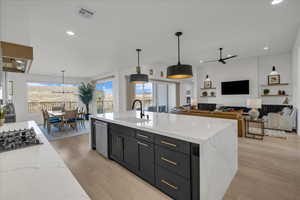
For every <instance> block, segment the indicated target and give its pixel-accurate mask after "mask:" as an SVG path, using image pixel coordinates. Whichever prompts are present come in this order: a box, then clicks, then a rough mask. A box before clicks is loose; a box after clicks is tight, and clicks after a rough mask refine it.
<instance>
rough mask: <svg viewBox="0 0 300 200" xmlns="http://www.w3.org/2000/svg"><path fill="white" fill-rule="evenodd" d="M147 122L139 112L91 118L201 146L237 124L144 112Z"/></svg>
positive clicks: (228, 120)
mask: <svg viewBox="0 0 300 200" xmlns="http://www.w3.org/2000/svg"><path fill="white" fill-rule="evenodd" d="M145 114H146V115H149V120H146V117H145V119H144V120H141V119H139V118H140V117H139V116H140V111H128V112H122V113H104V114H97V115H93V116H92V118H95V119H99V120H102V121H106V122H112V123H116V124H119V125H124V126H128V127H131V128H136V129H140V130H144V131H149V132H152V133H157V134H160V135H164V136H168V137H173V138H177V139H181V140H184V141H188V142H192V143H196V144H201V143H203V142H205V141H207V140H208V139H209V138H211V137H213V136H215V135H217V134H218V133H219V132H220V131H221V130H223V129H226V128H227V127H229V126H233V125H236V124H237V121H236V120H230V119H219V118H209V117H200V116H190V115H180V114H170V113H157V112H145Z"/></svg>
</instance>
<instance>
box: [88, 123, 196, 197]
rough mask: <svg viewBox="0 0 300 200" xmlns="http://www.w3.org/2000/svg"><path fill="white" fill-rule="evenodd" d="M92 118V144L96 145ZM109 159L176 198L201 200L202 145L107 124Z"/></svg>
mask: <svg viewBox="0 0 300 200" xmlns="http://www.w3.org/2000/svg"><path fill="white" fill-rule="evenodd" d="M95 121H98V119H93V118H92V120H91V123H92V124H91V125H92V126H91V127H92V135H91V138H92V141H91V144H92V147H93V148H95V147H96V144H95V141H94V139H93V138H95V134H96V133H95V131H94V130H95V129H94V128H93V127H94V123H95ZM106 123H107V124H108V158H109V159H111V160H114V161H116V162H118V163H119V164H121V165H122V166H124V167H125V168H127V169H128V170H130V171H131V172H133V173H134V174H136V175H137V176H139V177H141V178H142V179H144V180H145V181H147V182H148V183H150V184H151V185H153V186H155V187H157V188H158V189H160V190H161V191H162V192H164V193H165V194H167V195H169V196H170V197H172V198H173V199H176V200H199V199H200V196H199V192H200V185H199V169H200V168H199V162H200V161H199V145H198V144H193V143H190V142H186V141H182V140H178V139H174V138H170V137H166V136H162V135H158V134H156V133H151V132H146V131H143V130H139V129H134V128H130V127H126V126H123V125H118V124H114V123H108V122H106Z"/></svg>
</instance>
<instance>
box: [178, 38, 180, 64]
mask: <svg viewBox="0 0 300 200" xmlns="http://www.w3.org/2000/svg"><path fill="white" fill-rule="evenodd" d="M177 37H178V39H177V40H178V65H180V39H179V37H180V35H179V34H178V35H177Z"/></svg>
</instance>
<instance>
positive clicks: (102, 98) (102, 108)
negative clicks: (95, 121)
mask: <svg viewBox="0 0 300 200" xmlns="http://www.w3.org/2000/svg"><path fill="white" fill-rule="evenodd" d="M112 93H113V84H112V81H106V82H101V83H97V84H96V91H95V94H96V108H97V113H98V114H101V113H107V112H113V95H112Z"/></svg>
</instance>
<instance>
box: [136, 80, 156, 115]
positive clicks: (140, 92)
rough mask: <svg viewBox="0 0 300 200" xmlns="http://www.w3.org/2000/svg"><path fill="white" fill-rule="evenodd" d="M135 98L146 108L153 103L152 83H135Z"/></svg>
mask: <svg viewBox="0 0 300 200" xmlns="http://www.w3.org/2000/svg"><path fill="white" fill-rule="evenodd" d="M135 99H139V100H141V101H142V102H143V109H145V110H148V109H149V108H150V110H151V106H152V105H153V89H152V83H151V82H148V83H144V84H136V85H135Z"/></svg>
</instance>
